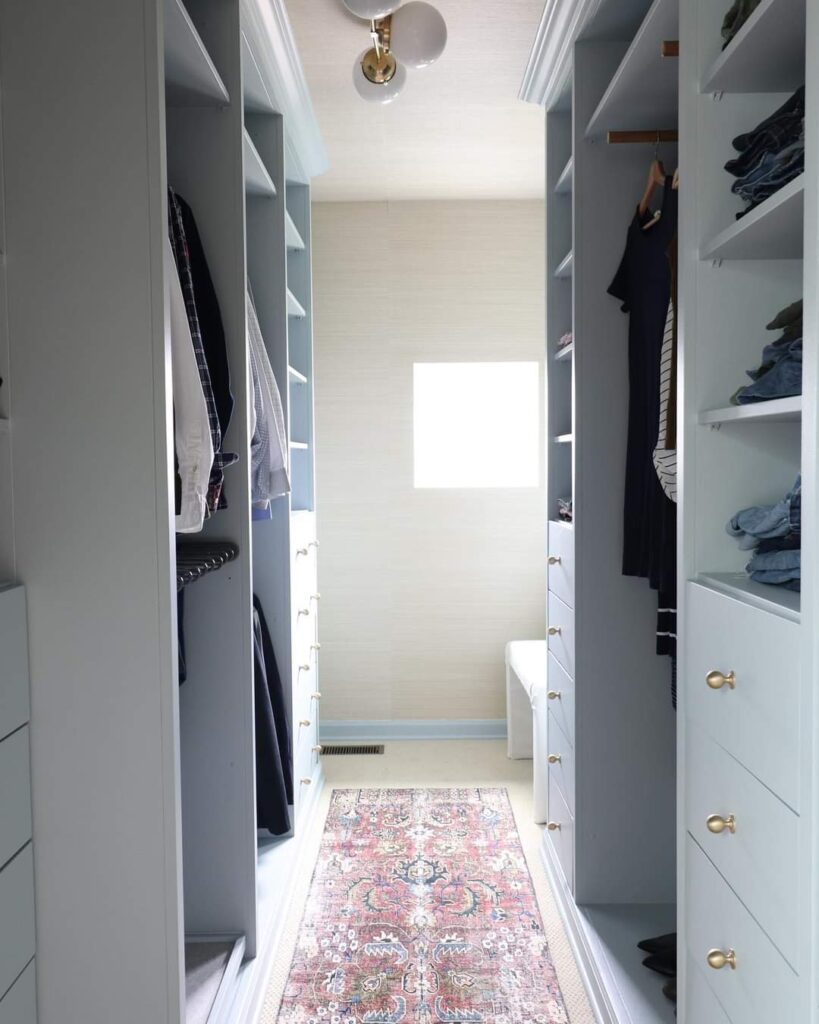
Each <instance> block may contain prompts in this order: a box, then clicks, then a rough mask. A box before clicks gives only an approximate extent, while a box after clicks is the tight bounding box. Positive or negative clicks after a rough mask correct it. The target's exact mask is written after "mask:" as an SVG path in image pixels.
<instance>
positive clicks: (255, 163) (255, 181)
mask: <svg viewBox="0 0 819 1024" xmlns="http://www.w3.org/2000/svg"><path fill="white" fill-rule="evenodd" d="M243 141H244V145H243V150H244V162H245V191H246V192H247V193H248V194H249V195H253V196H275V195H276V186H275V184H274V182H273V179H272V178H271V177H270V173H269V171H268V170H267V168H266V167H265V165H264V161H263V160H262V158H261V157H260V156H259V151H258V150H257V149H256V147H255V146H254V145H253V139H251V137H250V135H249V134H248V132H247V129H245V132H244V140H243Z"/></svg>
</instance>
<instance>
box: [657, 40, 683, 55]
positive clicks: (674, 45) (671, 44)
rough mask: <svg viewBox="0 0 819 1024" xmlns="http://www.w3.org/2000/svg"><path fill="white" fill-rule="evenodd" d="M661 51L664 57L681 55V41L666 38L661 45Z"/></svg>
mask: <svg viewBox="0 0 819 1024" xmlns="http://www.w3.org/2000/svg"><path fill="white" fill-rule="evenodd" d="M660 53H661V54H662V56H663V57H679V55H680V41H679V39H666V40H664V41H663V45H662V46H661V47H660Z"/></svg>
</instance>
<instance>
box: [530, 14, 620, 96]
mask: <svg viewBox="0 0 819 1024" xmlns="http://www.w3.org/2000/svg"><path fill="white" fill-rule="evenodd" d="M602 5H603V0H546V6H545V7H544V9H543V17H542V18H541V19H540V25H539V26H538V30H537V34H536V36H535V42H534V44H533V46H532V52H531V54H530V55H529V61H528V63H527V65H526V71H525V72H524V74H523V82H522V83H521V87H520V92H519V93H518V96H519V98H520V99H522V100H526V101H527V102H528V103H539V104H542V105H543V106H545V107H546V108H548V109H550V108H551V107H553V106H554V105H555V103H557V101H558V99H559V97H560V95H561V93H562V92H563V88H564V86H565V84H566V81H567V79H568V76H569V75H570V74H571V67H572V52H573V46H574V42H575V40H576V39H577V37H578V35H579V34H580V31H581V29H582V28H583V26H584V25H585V24H586V23H587V22H588V21H589V19H590V18H592V17H593V16H594V15H595V14H596V13H597V11H598V10H599V9H600V7H601V6H602Z"/></svg>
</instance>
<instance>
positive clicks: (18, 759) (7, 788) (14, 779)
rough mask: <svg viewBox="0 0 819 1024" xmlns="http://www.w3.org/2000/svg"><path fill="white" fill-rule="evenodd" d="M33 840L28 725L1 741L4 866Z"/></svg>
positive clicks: (1, 850)
mask: <svg viewBox="0 0 819 1024" xmlns="http://www.w3.org/2000/svg"><path fill="white" fill-rule="evenodd" d="M29 839H31V782H30V776H29V753H28V727H27V726H26V727H25V728H23V729H19V730H18V731H17V732H15V733H13V734H12V735H11V736H9V737H8V738H7V739H5V740H3V742H2V743H0V865H2V864H5V863H6V861H8V860H11V858H12V857H13V856H14V854H15V853H17V851H18V850H19V849H20V848H21V847H22V846H24V845H25V844H26V843H27V842H28V841H29Z"/></svg>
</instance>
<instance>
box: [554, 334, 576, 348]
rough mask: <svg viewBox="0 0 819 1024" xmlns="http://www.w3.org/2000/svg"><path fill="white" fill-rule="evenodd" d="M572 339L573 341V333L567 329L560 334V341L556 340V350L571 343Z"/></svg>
mask: <svg viewBox="0 0 819 1024" xmlns="http://www.w3.org/2000/svg"><path fill="white" fill-rule="evenodd" d="M573 341H574V334H573V332H572V331H567V332H566V333H565V334H563V335H561V337H560V341H558V343H557V350H558V352H559V351H560V350H561V349H564V348H568V347H569V345H571V344H572V342H573Z"/></svg>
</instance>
